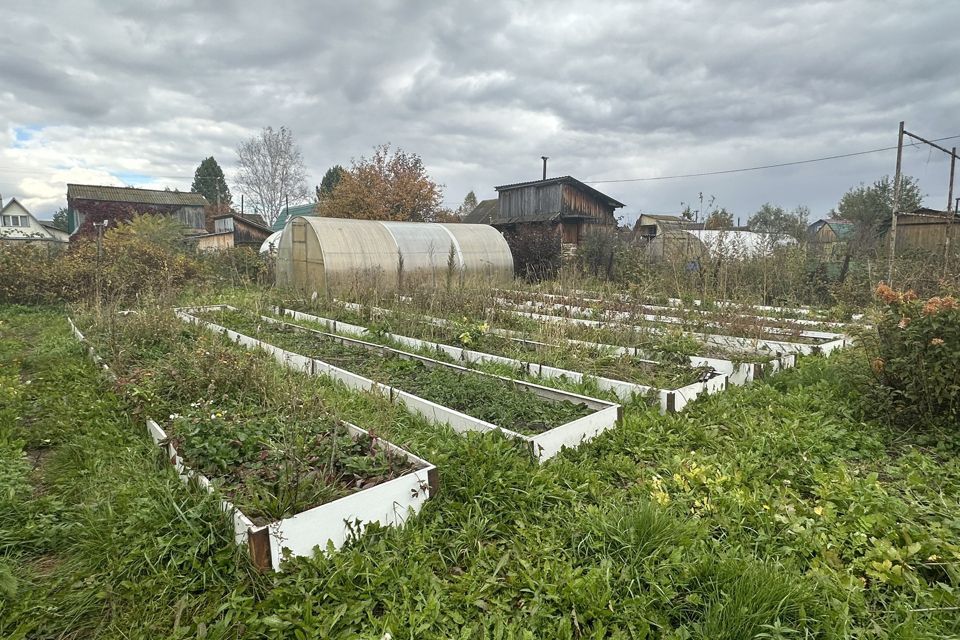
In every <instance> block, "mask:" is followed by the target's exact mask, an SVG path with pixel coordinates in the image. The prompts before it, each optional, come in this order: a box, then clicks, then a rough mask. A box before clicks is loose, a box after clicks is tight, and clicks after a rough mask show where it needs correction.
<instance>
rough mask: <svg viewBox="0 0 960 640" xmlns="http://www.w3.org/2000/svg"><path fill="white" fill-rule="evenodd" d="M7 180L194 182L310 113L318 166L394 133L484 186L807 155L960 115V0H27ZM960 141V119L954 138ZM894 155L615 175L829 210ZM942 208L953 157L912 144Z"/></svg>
mask: <svg viewBox="0 0 960 640" xmlns="http://www.w3.org/2000/svg"><path fill="white" fill-rule="evenodd" d="M0 16H2V20H0V22H2V25H3V26H2V29H0V61H2V62H0V69H2V73H0V193H2V194H3V196H4V198H9V197H10V196H16V197H17V198H18V199H20V200H22V201H23V202H25V203H26V204H27V205H28V206H29V207H31V208H32V209H33V210H34V211H35V212H36V213H38V214H40V216H41V217H49V216H50V215H52V213H53V211H55V210H56V208H57V207H59V206H61V205H63V204H65V185H66V183H67V182H81V183H91V184H129V185H134V186H145V187H156V188H162V187H164V186H169V187H171V188H180V189H188V188H189V185H190V182H191V180H192V177H193V171H194V169H195V168H196V166H197V164H198V163H199V161H200V160H201V159H202V158H204V157H206V156H209V155H214V156H215V157H216V158H217V160H219V161H220V163H221V164H222V165H223V167H224V169H225V171H226V172H227V177H228V181H229V179H230V176H231V174H232V172H233V169H234V165H235V157H236V153H235V149H236V146H237V144H238V143H239V142H240V141H241V140H242V139H244V138H246V137H248V136H250V135H252V134H254V133H256V132H257V131H258V130H259V129H260V128H262V127H264V126H267V125H271V126H274V127H279V126H281V125H286V126H288V127H290V128H291V129H292V130H293V132H294V134H295V136H296V138H297V140H298V141H299V143H300V145H301V147H302V150H303V154H304V158H305V160H306V163H307V169H308V172H309V174H310V176H311V180H312V183H317V182H319V180H320V178H321V177H322V175H323V172H324V171H325V170H326V169H327V168H328V167H329V166H330V165H332V164H335V163H341V164H344V165H349V162H350V160H351V158H356V157H359V156H361V155H364V154H369V152H370V150H371V149H372V147H373V146H374V145H376V144H378V143H383V142H388V141H389V142H392V143H393V144H394V145H399V146H401V147H403V148H404V149H406V150H407V151H412V152H416V153H418V154H419V155H420V156H421V157H422V158H423V160H424V162H425V163H426V165H427V168H428V170H429V172H430V174H431V175H432V176H433V177H434V179H436V180H437V181H438V182H441V183H443V184H444V185H445V187H446V189H445V194H446V200H447V203H448V204H449V205H450V206H456V205H457V204H458V203H459V202H460V201H461V200H462V198H463V196H464V195H465V194H466V192H467V191H468V190H471V189H472V190H474V191H475V192H476V194H477V196H478V197H480V198H484V197H491V196H493V195H494V190H493V187H494V185H498V184H504V183H510V182H517V181H521V180H528V179H537V178H539V176H540V170H541V169H540V156H541V155H548V156H550V161H549V173H550V175H573V176H575V177H577V178H580V179H582V180H584V181H587V182H593V181H606V180H622V179H634V178H655V177H661V176H673V175H677V174H689V173H699V172H708V171H718V170H726V169H735V168H740V167H751V166H757V165H764V164H769V163H780V162H789V161H795V160H804V159H808V158H817V157H821V156H829V155H835V154H843V153H851V152H857V151H863V150H869V149H876V148H880V147H888V146H891V145H895V144H896V137H897V123H898V122H899V121H900V120H906V122H907V128H908V130H912V131H915V132H917V133H918V134H920V135H923V136H925V137H929V138H939V137H944V136H958V135H960V84H958V83H957V78H958V73H960V72H958V66H957V60H958V54H960V37H958V35H957V32H956V28H957V26H958V25H960V2H952V1H951V2H946V1H943V0H936V1H934V0H930V1H926V0H915V1H914V2H893V1H886V0H847V1H839V2H829V1H827V2H768V1H766V0H744V1H734V0H724V1H722V2H721V1H709V0H702V1H697V0H687V1H680V0H677V1H674V0H671V1H669V2H668V1H666V0H664V1H661V2H639V1H623V2H601V1H594V2H567V1H564V0H552V1H551V2H522V1H510V0H503V1H500V0H482V1H478V2H444V3H440V2H433V1H427V0H421V1H400V0H397V1H395V2H387V1H380V2H374V1H370V2H328V3H323V6H321V4H320V3H316V2H308V1H306V0H303V1H301V2H285V1H282V0H275V1H274V2H259V3H252V2H250V3H247V2H239V1H233V2H231V1H230V0H217V1H209V2H188V1H183V0H171V1H167V2H158V3H152V2H140V1H138V2H121V1H118V0H110V1H109V2H108V1H107V0H101V1H95V0H71V1H70V2H51V1H46V0H32V1H31V2H16V3H13V2H5V3H3V6H2V8H0ZM942 144H943V145H945V146H952V145H954V144H960V137H958V138H955V139H953V140H949V141H945V142H943V143H942ZM894 163H895V155H894V153H893V152H890V151H888V152H884V153H874V154H868V155H862V156H857V157H853V158H847V159H842V160H834V161H829V162H818V163H811V164H805V165H799V166H793V167H787V168H778V169H770V170H765V171H755V172H745V173H736V174H727V175H720V176H710V177H699V178H683V179H666V180H650V181H633V182H603V183H601V182H597V183H596V184H595V186H596V187H597V188H600V189H601V190H603V191H605V192H607V193H609V194H610V195H611V196H613V197H615V198H617V199H618V200H620V201H622V202H624V203H626V205H627V206H626V208H625V209H624V210H623V211H624V213H625V214H626V217H627V218H628V219H629V218H633V217H635V216H636V214H637V213H638V212H640V211H645V212H652V213H669V212H677V211H678V210H679V209H680V205H681V202H694V203H696V200H697V198H698V194H699V193H703V194H704V196H705V197H706V198H709V197H710V196H715V197H716V201H717V203H718V204H720V205H723V206H726V207H727V208H728V209H729V210H731V211H732V212H733V213H734V214H735V215H736V216H737V217H741V218H742V219H743V220H744V221H745V220H746V218H747V217H748V216H749V215H750V214H751V213H752V212H754V211H756V209H757V208H758V207H759V206H760V205H761V204H762V203H764V202H768V201H769V202H773V203H776V204H781V205H784V206H786V207H789V208H792V207H794V206H796V205H800V204H803V205H807V206H809V207H810V208H811V210H812V212H813V214H814V216H815V217H819V216H820V215H822V214H824V213H826V212H827V211H829V209H830V208H831V207H832V206H834V205H835V204H836V202H837V200H838V199H839V197H840V196H841V195H842V194H843V193H844V191H846V190H847V189H848V188H849V187H850V186H852V185H855V184H857V183H859V182H864V181H866V182H870V181H872V180H874V179H876V178H878V177H880V176H882V175H884V174H888V173H889V174H892V173H893V169H894ZM905 170H906V171H907V172H908V173H910V174H912V175H914V176H916V177H917V178H919V179H920V182H921V186H922V188H923V190H924V192H925V193H927V194H929V197H928V200H927V204H928V205H931V206H935V207H940V208H942V207H943V206H944V205H945V204H946V183H947V177H948V163H947V162H946V156H945V155H943V154H940V153H939V152H934V153H930V152H929V151H928V150H925V149H917V148H913V149H908V150H907V153H906V154H905Z"/></svg>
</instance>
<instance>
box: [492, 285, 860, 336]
mask: <svg viewBox="0 0 960 640" xmlns="http://www.w3.org/2000/svg"><path fill="white" fill-rule="evenodd" d="M497 293H498V295H499V296H500V297H502V298H504V299H506V300H508V301H510V302H513V303H524V302H530V301H536V302H539V303H542V304H546V305H552V306H553V307H554V308H560V309H562V307H581V308H588V309H589V310H590V311H591V312H593V313H595V314H609V313H622V314H627V316H625V317H634V318H638V319H639V318H640V317H641V316H643V315H652V316H656V317H657V318H658V319H659V320H660V321H663V322H668V323H669V322H678V321H679V322H690V323H694V324H702V323H712V324H716V325H729V326H743V327H747V328H748V329H749V330H757V329H759V330H766V329H773V330H775V331H779V332H783V333H785V334H794V333H799V332H803V331H811V330H812V331H826V332H834V330H837V329H839V330H841V331H842V330H845V329H847V328H848V327H849V326H850V324H849V323H847V322H836V321H831V320H827V319H823V318H818V317H816V315H815V314H814V312H812V311H811V310H809V309H802V308H801V309H796V310H787V309H785V308H782V307H760V308H754V307H753V306H751V305H741V304H736V303H729V302H728V303H724V302H716V303H713V304H712V305H702V304H700V301H699V300H697V301H693V303H691V305H685V304H683V302H682V301H681V300H679V299H675V298H671V299H668V300H666V301H665V302H664V303H663V304H656V303H651V302H647V301H643V300H635V299H632V298H630V297H628V296H623V295H615V296H612V297H597V296H595V295H587V296H586V297H577V296H575V295H572V294H570V295H562V294H551V293H539V292H528V291H516V290H499V291H498V292H497ZM764 309H766V311H764ZM788 311H792V312H795V313H788ZM770 314H774V315H770ZM794 316H804V317H794Z"/></svg>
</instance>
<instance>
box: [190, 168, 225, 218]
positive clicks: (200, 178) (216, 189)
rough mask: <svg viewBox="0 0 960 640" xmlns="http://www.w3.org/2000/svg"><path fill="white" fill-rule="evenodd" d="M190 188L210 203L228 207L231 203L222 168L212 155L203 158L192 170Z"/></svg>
mask: <svg viewBox="0 0 960 640" xmlns="http://www.w3.org/2000/svg"><path fill="white" fill-rule="evenodd" d="M190 190H191V191H194V192H196V193H199V194H200V195H202V196H203V197H204V198H206V199H207V202H209V203H210V204H212V205H216V204H219V205H220V206H221V207H224V206H227V207H229V206H230V205H231V204H232V203H233V198H232V196H231V195H230V188H229V187H227V181H226V179H224V177H223V169H221V168H220V164H219V163H218V162H217V161H216V160H215V159H214V157H213V156H210V157H209V158H206V159H204V160H203V161H202V162H201V163H200V166H198V167H197V170H196V171H194V172H193V184H192V185H191V186H190Z"/></svg>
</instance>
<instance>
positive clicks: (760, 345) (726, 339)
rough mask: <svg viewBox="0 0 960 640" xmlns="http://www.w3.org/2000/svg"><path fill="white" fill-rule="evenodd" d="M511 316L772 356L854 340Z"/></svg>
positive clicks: (822, 349)
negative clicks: (676, 334)
mask: <svg viewBox="0 0 960 640" xmlns="http://www.w3.org/2000/svg"><path fill="white" fill-rule="evenodd" d="M509 311H510V312H511V313H514V314H516V315H519V316H521V317H524V318H529V319H532V320H536V321H539V322H555V323H565V324H580V325H584V326H590V327H604V326H607V325H614V326H618V327H629V328H631V329H633V330H635V331H636V332H637V333H644V332H645V333H649V334H654V335H666V334H667V333H669V332H670V331H671V330H674V331H676V330H679V331H680V332H681V333H682V335H685V336H689V337H691V338H695V339H697V340H700V341H701V342H703V343H704V344H706V345H710V346H716V347H721V348H724V349H733V350H736V351H740V352H744V353H771V354H790V353H793V354H803V355H807V354H823V355H828V354H829V353H831V352H833V351H834V350H836V349H842V348H843V347H844V346H846V344H847V343H848V342H849V341H850V340H849V338H847V337H846V336H843V335H840V334H825V335H823V336H818V335H814V334H820V333H821V332H804V334H807V335H800V336H797V337H793V336H791V338H792V339H794V340H798V342H792V341H790V340H785V339H784V340H779V339H772V338H747V337H742V336H737V335H725V334H717V333H707V332H701V331H692V330H688V329H684V328H683V327H682V326H681V325H675V326H673V327H669V326H664V325H660V326H657V325H653V324H650V325H642V326H635V325H629V324H627V323H626V322H625V321H623V320H593V319H590V318H584V317H578V316H576V315H564V316H558V315H553V314H544V313H537V312H533V311H523V310H520V308H519V307H518V308H515V309H510V310H509Z"/></svg>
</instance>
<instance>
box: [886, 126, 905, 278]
mask: <svg viewBox="0 0 960 640" xmlns="http://www.w3.org/2000/svg"><path fill="white" fill-rule="evenodd" d="M902 162H903V120H901V121H900V134H899V136H898V137H897V172H896V173H895V174H894V175H893V212H892V213H891V216H890V264H889V266H888V267H887V284H888V285H889V286H891V287H892V286H893V259H894V258H895V257H896V253H897V213H898V211H897V209H898V208H899V207H900V165H901V163H902Z"/></svg>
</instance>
